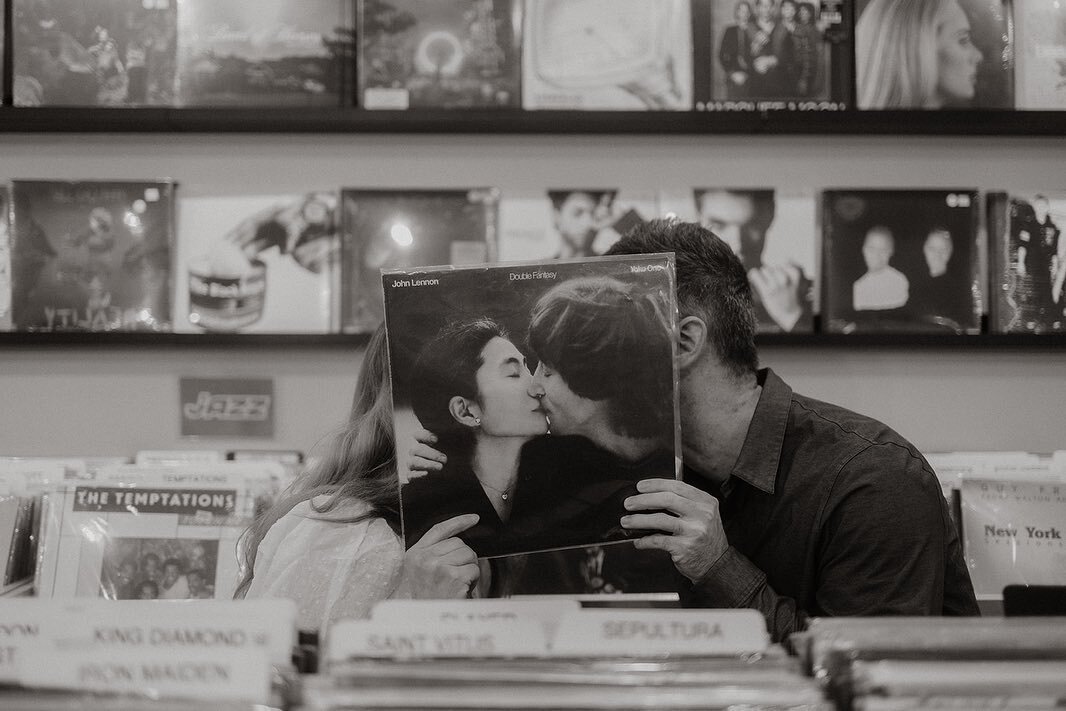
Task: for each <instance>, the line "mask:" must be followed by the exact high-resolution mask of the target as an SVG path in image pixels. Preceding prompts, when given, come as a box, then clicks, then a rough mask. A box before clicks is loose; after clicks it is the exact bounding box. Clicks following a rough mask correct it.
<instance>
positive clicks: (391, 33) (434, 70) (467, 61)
mask: <svg viewBox="0 0 1066 711" xmlns="http://www.w3.org/2000/svg"><path fill="white" fill-rule="evenodd" d="M360 6H361V11H362V15H361V17H360V22H359V46H360V54H359V79H360V101H359V105H360V106H361V107H362V108H364V109H420V108H448V109H457V108H519V107H520V106H521V105H522V93H521V80H522V67H521V64H522V49H521V41H520V39H521V35H522V12H521V10H522V3H521V2H520V1H519V0H435V2H426V0H388V2H385V1H383V0H371V1H370V2H363V3H360Z"/></svg>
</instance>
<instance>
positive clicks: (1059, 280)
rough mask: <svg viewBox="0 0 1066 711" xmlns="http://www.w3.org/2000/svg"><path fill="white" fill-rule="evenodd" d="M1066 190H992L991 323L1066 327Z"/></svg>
mask: <svg viewBox="0 0 1066 711" xmlns="http://www.w3.org/2000/svg"><path fill="white" fill-rule="evenodd" d="M1060 225H1066V194H1062V193H1050V192H1048V193H1036V192H1032V193H1010V194H1008V193H990V194H989V195H988V235H989V245H988V251H989V255H990V256H989V263H990V271H991V274H992V294H991V299H990V301H991V303H990V310H989V317H990V324H989V326H990V328H991V329H992V330H993V331H995V332H997V333H1048V332H1054V331H1064V330H1066V234H1063V231H1062V228H1061V227H1060Z"/></svg>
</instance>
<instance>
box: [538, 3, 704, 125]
mask: <svg viewBox="0 0 1066 711" xmlns="http://www.w3.org/2000/svg"><path fill="white" fill-rule="evenodd" d="M690 17H691V14H690V11H689V2H688V0H528V1H527V2H526V18H525V27H526V31H525V36H524V42H523V50H522V51H523V58H522V76H523V86H522V96H523V99H522V105H523V107H524V108H526V109H576V110H583V111H604V110H619V111H688V110H690V109H691V108H692V105H693V102H692V29H691V20H690Z"/></svg>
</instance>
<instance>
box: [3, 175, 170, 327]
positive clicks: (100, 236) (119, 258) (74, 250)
mask: <svg viewBox="0 0 1066 711" xmlns="http://www.w3.org/2000/svg"><path fill="white" fill-rule="evenodd" d="M174 187H175V186H174V184H173V183H169V182H143V183H126V182H121V183H119V182H114V183H112V182H73V183H67V182H59V181H21V180H17V181H15V182H14V183H13V185H12V198H11V199H12V204H13V207H14V210H13V215H14V219H13V221H12V224H11V275H12V305H11V311H12V319H13V321H14V326H15V329H16V330H23V331H169V330H170V328H171V318H170V260H171V243H172V241H173V240H172V233H173V226H174Z"/></svg>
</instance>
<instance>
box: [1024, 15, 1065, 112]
mask: <svg viewBox="0 0 1066 711" xmlns="http://www.w3.org/2000/svg"><path fill="white" fill-rule="evenodd" d="M1014 46H1015V59H1014V66H1015V73H1014V77H1015V87H1016V92H1015V93H1016V101H1015V107H1016V108H1019V109H1025V110H1040V111H1062V110H1063V109H1066V5H1063V4H1062V3H1061V2H1026V1H1025V0H1015V2H1014Z"/></svg>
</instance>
